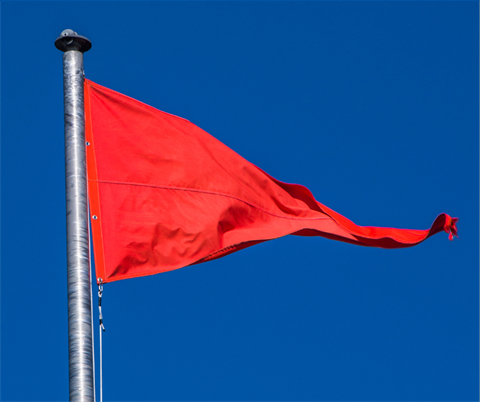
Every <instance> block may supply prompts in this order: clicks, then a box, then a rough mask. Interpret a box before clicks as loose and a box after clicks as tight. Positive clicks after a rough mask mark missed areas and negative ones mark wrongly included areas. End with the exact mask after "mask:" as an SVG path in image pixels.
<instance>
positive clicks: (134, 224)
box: [85, 80, 457, 283]
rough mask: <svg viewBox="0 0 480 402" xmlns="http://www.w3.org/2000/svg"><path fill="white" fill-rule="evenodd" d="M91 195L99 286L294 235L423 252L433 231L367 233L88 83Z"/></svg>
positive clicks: (298, 190) (440, 223)
mask: <svg viewBox="0 0 480 402" xmlns="http://www.w3.org/2000/svg"><path fill="white" fill-rule="evenodd" d="M85 128H86V142H87V146H86V152H87V174H88V195H89V204H90V216H91V227H92V238H93V247H94V256H95V267H96V276H97V280H98V279H101V280H102V282H103V283H107V282H112V281H116V280H120V279H127V278H134V277H140V276H145V275H152V274H157V273H160V272H166V271H170V270H174V269H178V268H182V267H185V266H187V265H192V264H198V263H202V262H205V261H209V260H213V259H216V258H219V257H223V256H225V255H227V254H230V253H232V252H235V251H238V250H241V249H243V248H245V247H249V246H252V245H254V244H258V243H261V242H264V241H267V240H272V239H275V238H279V237H282V236H285V235H298V236H322V237H326V238H328V239H332V240H340V241H343V242H347V243H353V244H357V245H361V246H372V247H381V248H401V247H410V246H414V245H417V244H419V243H421V242H422V241H424V240H425V239H427V238H428V237H430V236H432V235H434V234H436V233H438V232H440V231H442V230H444V231H446V232H447V233H449V235H450V239H452V238H453V235H456V234H457V231H456V222H457V218H451V217H450V216H448V215H446V214H441V215H439V216H438V217H437V218H436V219H435V221H434V222H433V224H432V226H431V228H430V229H427V230H409V229H394V228H381V227H369V226H365V227H362V226H358V225H356V224H354V223H353V222H352V221H350V220H348V219H347V218H345V217H344V216H342V215H340V214H338V213H337V212H335V211H333V210H331V209H330V208H328V207H326V206H325V205H323V204H321V203H319V202H318V201H316V200H315V198H314V197H313V195H312V194H311V192H310V191H309V190H308V189H307V188H306V187H303V186H300V185H297V184H287V183H283V182H281V181H278V180H276V179H274V178H273V177H271V176H269V175H268V174H267V173H265V172H264V171H263V170H261V169H260V168H258V167H257V166H255V165H254V164H252V163H250V162H248V161H247V160H245V159H244V158H242V157H241V156H240V155H238V154H237V153H235V152H234V151H232V150H231V149H230V148H228V147H227V146H226V145H224V144H223V143H221V142H220V141H218V140H217V139H215V138H214V137H212V136H211V135H210V134H208V133H207V132H205V131H203V130H202V129H200V128H199V127H197V126H195V125H194V124H192V123H191V122H189V121H188V120H185V119H183V118H180V117H177V116H174V115H171V114H168V113H165V112H162V111H160V110H158V109H155V108H153V107H151V106H148V105H146V104H144V103H142V102H139V101H137V100H135V99H132V98H130V97H128V96H125V95H122V94H120V93H118V92H115V91H112V90H110V89H108V88H105V87H102V86H100V85H98V84H95V83H93V82H92V81H90V80H85Z"/></svg>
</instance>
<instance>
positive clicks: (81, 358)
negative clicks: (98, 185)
mask: <svg viewBox="0 0 480 402" xmlns="http://www.w3.org/2000/svg"><path fill="white" fill-rule="evenodd" d="M55 46H56V47H57V49H59V50H61V51H62V52H64V54H63V96H64V98H63V99H64V113H65V191H66V210H67V294H68V366H69V378H70V401H75V402H77V401H78V402H87V401H88V402H93V401H94V386H93V384H94V382H93V380H94V379H93V377H94V375H93V347H92V345H93V342H92V314H91V292H92V290H91V282H90V260H89V259H90V256H89V237H88V236H89V235H88V205H87V202H88V201H87V174H86V163H85V118H84V108H83V83H84V73H83V53H84V52H86V51H88V50H89V49H90V48H91V46H92V44H91V42H90V41H89V40H88V39H87V38H85V37H83V36H80V35H77V33H76V32H74V31H72V30H71V29H67V30H65V31H63V32H62V33H61V34H60V36H59V37H58V38H57V40H56V41H55Z"/></svg>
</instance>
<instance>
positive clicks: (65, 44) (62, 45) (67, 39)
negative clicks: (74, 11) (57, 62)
mask: <svg viewBox="0 0 480 402" xmlns="http://www.w3.org/2000/svg"><path fill="white" fill-rule="evenodd" d="M55 47H56V48H57V49H58V50H61V51H62V52H67V51H69V50H78V51H79V52H82V53H84V52H87V51H89V50H90V48H91V47H92V42H90V41H89V40H88V39H87V38H85V36H81V35H78V34H77V33H76V32H75V31H72V30H71V29H65V30H64V31H63V32H62V33H61V34H60V36H59V37H58V38H57V39H56V40H55Z"/></svg>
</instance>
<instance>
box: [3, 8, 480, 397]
mask: <svg viewBox="0 0 480 402" xmlns="http://www.w3.org/2000/svg"><path fill="white" fill-rule="evenodd" d="M478 15H479V9H478V3H477V2H2V4H1V338H0V341H1V395H0V397H1V399H2V400H4V401H63V400H67V398H68V354H67V352H68V349H67V346H68V340H67V304H66V300H67V296H66V251H65V242H66V238H65V185H64V182H65V181H64V180H65V177H64V148H63V147H64V141H63V87H62V53H61V52H59V51H58V50H57V49H56V48H55V47H54V40H55V39H56V37H58V35H59V34H60V32H61V31H62V30H64V29H66V28H71V29H74V30H75V31H77V32H78V33H79V34H81V35H84V36H87V37H88V38H89V39H90V40H91V41H92V43H93V47H92V50H91V51H89V52H88V53H86V54H85V60H84V64H85V71H86V76H87V77H88V78H90V79H91V80H93V81H95V82H97V83H98V84H100V85H104V86H107V87H109V88H111V89H114V90H116V91H119V92H121V93H124V94H126V95H129V96H131V97H133V98H136V99H138V100H141V101H143V102H145V103H147V104H150V105H152V106H154V107H156V108H158V109H161V110H164V111H166V112H169V113H173V114H175V115H178V116H182V117H185V118H187V119H189V120H190V121H192V122H193V123H195V124H197V125H198V126H200V127H201V128H203V129H204V130H206V131H208V132H209V133H210V134H212V135H214V136H215V137H216V138H218V139H219V140H221V141H222V142H224V143H225V144H227V145H228V146H230V147H231V148H232V149H234V150H235V151H236V152H238V153H239V154H240V155H242V156H244V157H245V158H246V159H248V160H250V161H251V162H253V163H255V164H256V165H258V166H259V167H261V168H262V169H263V170H265V171H266V172H268V173H269V174H271V175H272V176H274V177H275V178H277V179H279V180H282V181H285V182H293V183H300V184H303V185H305V186H307V187H308V188H309V189H310V190H311V191H312V193H313V194H314V195H315V197H316V198H317V199H318V201H320V202H321V203H323V204H325V205H327V206H329V207H330V208H332V209H334V210H336V211H337V212H339V213H342V214H343V215H345V216H346V217H348V218H350V219H351V220H353V221H354V222H355V223H357V224H360V225H366V226H390V227H401V228H412V229H426V228H428V227H429V226H430V224H431V223H432V222H433V220H434V219H435V217H436V216H437V215H438V214H439V213H441V212H446V213H448V214H450V215H452V216H454V217H459V218H460V221H459V224H458V228H459V235H460V239H456V240H455V241H454V242H449V241H448V236H447V235H446V234H444V233H441V234H438V235H436V236H434V237H433V238H431V239H428V240H427V241H426V242H424V243H423V244H421V245H419V246H417V247H414V248H411V249H403V250H381V249H372V248H363V247H358V246H353V245H349V244H346V243H339V242H334V241H330V240H327V239H323V238H301V237H294V236H288V237H285V238H282V239H279V240H275V241H271V242H266V243H263V244H260V245H257V246H255V247H251V248H249V249H246V250H243V251H241V252H238V253H234V254H232V255H230V256H228V257H225V258H222V259H219V260H216V261H212V262H209V263H206V264H200V265H196V266H192V267H187V268H183V269H180V270H177V271H172V272H168V273H165V274H160V275H155V276H150V277H144V278H138V279H129V280H124V281H119V282H115V283H111V284H107V285H105V289H104V302H103V306H104V318H105V326H106V329H107V332H106V333H105V335H104V351H103V357H104V367H103V371H104V399H105V400H106V401H108V400H111V401H161V400H165V401H167V400H168V401H207V400H215V401H220V400H228V401H240V400H248V401H273V400H275V401H287V400H288V401H293V400H302V401H307V400H308V401H313V400H315V401H375V400H385V401H387V400H388V401H394V400H395V401H398V400H402V401H453V400H455V401H467V400H468V401H470V400H478V397H479V381H478V377H479V347H478V345H479V330H478V329H479V318H478V316H479V307H478V300H479V293H478V291H479V276H478V265H479V261H478V259H479V252H478V244H479V236H478V234H479V230H478V222H479V214H478V213H479V203H478V201H479V200H478V196H479V177H478V171H479V143H478V130H479V126H478V122H479V115H478V111H479V101H478V95H479V93H478V88H479V82H478V72H479V70H478V67H479V64H478V60H479V53H478V45H479V43H478V32H479V25H478ZM95 303H96V289H94V305H95ZM94 319H95V324H96V323H97V312H96V311H95V310H94ZM97 332H98V331H97V330H96V331H95V336H97ZM96 341H98V340H97V339H96ZM97 345H98V342H97ZM97 364H98V354H97ZM97 377H98V374H97Z"/></svg>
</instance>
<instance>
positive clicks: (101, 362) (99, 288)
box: [98, 278, 105, 402]
mask: <svg viewBox="0 0 480 402" xmlns="http://www.w3.org/2000/svg"><path fill="white" fill-rule="evenodd" d="M102 294H103V285H102V280H101V279H100V278H99V279H98V318H99V320H100V325H99V331H100V402H103V374H102V372H103V370H102V368H103V359H102V332H105V327H104V326H103V315H102Z"/></svg>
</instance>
